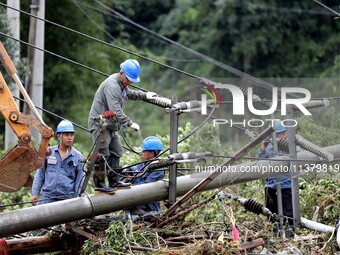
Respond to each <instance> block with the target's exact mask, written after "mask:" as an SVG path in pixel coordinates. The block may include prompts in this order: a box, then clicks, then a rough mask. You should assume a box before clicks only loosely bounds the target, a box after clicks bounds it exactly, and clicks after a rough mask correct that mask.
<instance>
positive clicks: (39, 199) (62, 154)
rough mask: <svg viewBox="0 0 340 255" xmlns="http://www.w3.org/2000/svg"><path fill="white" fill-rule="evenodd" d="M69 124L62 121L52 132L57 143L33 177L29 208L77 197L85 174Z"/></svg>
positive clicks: (80, 155) (72, 129) (72, 127)
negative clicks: (30, 205) (74, 145)
mask: <svg viewBox="0 0 340 255" xmlns="http://www.w3.org/2000/svg"><path fill="white" fill-rule="evenodd" d="M75 132H76V130H75V129H74V126H73V124H72V122H70V121H69V120H62V121H61V122H60V123H59V124H58V126H57V130H56V134H57V138H58V141H59V143H58V144H57V145H55V146H52V147H51V148H50V152H51V154H50V155H49V156H47V157H46V159H45V165H44V167H42V168H39V169H38V170H37V172H36V174H35V177H34V181H33V185H32V197H31V202H32V205H37V204H38V203H39V204H46V203H51V202H55V201H59V200H63V199H67V198H73V197H75V196H77V195H78V193H79V191H80V188H81V185H82V182H83V181H84V176H85V173H84V171H83V158H84V157H83V155H82V154H81V153H80V152H79V151H78V150H77V149H75V148H74V147H73V146H72V144H73V142H74V133H75Z"/></svg>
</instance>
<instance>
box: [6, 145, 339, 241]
mask: <svg viewBox="0 0 340 255" xmlns="http://www.w3.org/2000/svg"><path fill="white" fill-rule="evenodd" d="M324 149H325V150H326V151H328V152H329V153H331V154H333V155H334V157H335V158H339V157H340V145H334V146H330V147H326V148H324ZM297 159H298V160H299V159H300V160H301V161H297V162H296V166H300V167H301V169H302V168H303V166H304V165H305V164H306V161H305V160H310V161H314V162H316V161H319V160H320V159H319V157H318V156H317V155H315V154H313V153H311V152H307V151H303V152H299V153H298V155H297ZM289 160H290V158H289V157H276V158H271V159H269V160H260V161H257V162H248V163H244V164H241V165H234V166H233V167H234V168H233V169H234V170H235V171H227V170H226V171H225V172H223V173H221V174H220V175H219V176H217V177H216V178H215V179H213V180H212V181H211V182H210V183H209V184H207V185H206V186H205V187H204V188H203V189H202V190H200V191H206V190H213V189H218V188H221V187H224V186H227V185H234V184H238V183H243V182H249V181H253V180H257V179H264V178H267V177H277V176H279V175H281V174H282V173H281V172H280V171H278V172H275V171H273V172H271V173H269V172H266V171H264V169H265V168H267V169H268V167H269V166H271V167H272V168H273V169H276V168H277V169H280V168H281V169H282V168H287V169H289V166H290V161H289ZM255 166H258V167H259V169H260V170H261V171H260V172H255V171H254V172H252V171H247V170H246V169H250V170H251V169H253V170H254V167H255ZM300 167H298V169H300ZM242 169H243V171H242ZM211 173H212V172H210V171H209V170H207V172H200V173H195V174H191V175H185V176H181V177H178V178H177V189H176V196H177V197H178V196H182V195H184V194H186V193H187V192H188V191H189V190H191V189H192V188H193V187H194V186H195V185H197V184H198V183H199V182H200V181H202V180H203V179H205V178H207V177H208V176H210V175H211ZM301 174H303V172H302V173H301ZM167 198H168V183H167V182H164V181H157V182H152V183H147V184H142V185H137V186H132V187H131V188H130V189H124V190H119V191H116V193H115V194H113V195H108V194H98V195H88V196H83V197H77V198H72V199H68V200H64V201H60V202H55V203H50V204H43V205H39V206H33V207H29V208H24V209H20V210H15V211H9V212H4V213H0V237H6V236H11V235H13V234H18V233H24V232H27V231H30V230H35V229H40V228H45V227H49V226H54V225H58V224H61V223H66V222H71V221H75V220H80V219H85V218H91V217H94V216H97V215H101V214H106V213H111V212H114V211H118V210H123V209H126V208H131V207H134V206H137V205H140V204H147V203H151V202H155V201H162V200H165V199H167Z"/></svg>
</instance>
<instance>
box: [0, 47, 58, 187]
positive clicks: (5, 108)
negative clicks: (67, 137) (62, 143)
mask: <svg viewBox="0 0 340 255" xmlns="http://www.w3.org/2000/svg"><path fill="white" fill-rule="evenodd" d="M0 60H1V62H2V64H3V65H4V67H5V69H6V71H7V73H8V74H9V75H10V76H11V77H12V78H13V79H14V81H15V83H16V84H17V86H18V88H19V90H20V91H21V93H22V94H23V96H24V98H25V100H26V102H27V104H28V105H29V107H30V109H31V111H32V112H33V114H34V115H28V114H25V113H21V112H20V110H19V108H18V106H17V105H16V103H15V101H14V98H13V96H12V93H11V91H10V90H9V88H8V86H7V84H6V82H5V79H4V77H3V75H2V73H1V72H0V112H1V114H2V115H3V116H4V118H5V120H6V121H7V123H8V124H9V126H10V127H11V128H12V130H13V132H14V133H15V135H16V136H17V137H18V144H17V145H16V146H15V147H14V148H12V149H11V150H10V151H8V152H7V153H6V154H5V155H4V156H3V157H1V158H0V192H15V191H18V190H19V189H20V188H21V187H23V186H28V185H30V184H31V182H32V177H31V175H30V172H32V171H34V170H36V169H37V168H40V167H42V166H44V163H45V156H46V153H47V149H48V146H49V140H50V138H51V137H52V136H53V131H52V129H51V128H50V127H48V126H47V125H46V124H45V123H44V121H43V120H42V118H41V117H40V115H39V113H38V111H37V110H36V108H35V106H34V105H33V103H32V101H31V99H30V97H29V96H28V94H27V92H26V90H25V88H24V87H23V85H22V84H21V82H20V79H19V78H18V76H17V74H16V73H17V70H16V68H15V66H14V64H13V62H12V61H11V59H10V57H9V56H8V54H7V51H6V50H5V48H4V46H3V44H2V43H1V42H0ZM29 127H32V128H34V129H36V130H37V131H38V132H39V133H40V134H41V136H42V139H41V143H40V147H39V150H38V151H37V150H36V149H35V147H34V145H33V142H32V134H31V132H30V130H29Z"/></svg>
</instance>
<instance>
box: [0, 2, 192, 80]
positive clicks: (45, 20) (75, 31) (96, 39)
mask: <svg viewBox="0 0 340 255" xmlns="http://www.w3.org/2000/svg"><path fill="white" fill-rule="evenodd" d="M0 5H2V6H5V7H7V8H10V9H12V10H15V11H18V12H21V13H23V14H26V15H28V16H30V17H34V18H36V19H38V20H41V21H44V22H47V23H50V24H52V25H54V26H57V27H59V28H62V29H65V30H67V31H70V32H73V33H75V34H78V35H80V36H83V37H85V38H87V39H91V40H93V41H96V42H99V43H102V44H104V45H106V46H110V47H113V48H115V49H117V50H120V51H123V52H125V53H129V54H131V55H134V56H137V57H140V58H142V59H145V60H148V61H150V62H153V63H155V64H158V65H160V66H163V67H166V68H168V69H172V70H174V71H176V72H179V73H182V74H185V75H187V76H190V77H192V78H196V79H197V78H198V77H197V76H196V75H193V74H191V73H188V72H185V71H183V70H180V69H178V68H175V67H173V66H170V65H166V64H163V63H161V62H159V61H156V60H153V59H150V58H148V57H145V56H143V55H141V54H138V53H135V52H133V51H130V50H128V49H125V48H123V47H119V46H117V45H114V44H112V43H108V42H105V41H103V40H100V39H98V38H95V37H93V36H90V35H87V34H85V33H82V32H79V31H77V30H74V29H72V28H69V27H66V26H63V25H60V24H58V23H56V22H53V21H50V20H47V19H43V18H40V17H38V16H36V15H33V14H30V13H28V12H25V11H22V10H20V9H17V8H14V7H11V6H9V5H7V4H4V3H1V2H0ZM1 34H3V35H4V33H1ZM12 39H14V40H18V39H15V38H14V37H12ZM30 46H31V45H30ZM31 47H34V48H36V49H39V48H38V47H35V46H31ZM39 50H42V49H39ZM42 51H43V50H42ZM101 74H103V73H101ZM105 75H107V74H105Z"/></svg>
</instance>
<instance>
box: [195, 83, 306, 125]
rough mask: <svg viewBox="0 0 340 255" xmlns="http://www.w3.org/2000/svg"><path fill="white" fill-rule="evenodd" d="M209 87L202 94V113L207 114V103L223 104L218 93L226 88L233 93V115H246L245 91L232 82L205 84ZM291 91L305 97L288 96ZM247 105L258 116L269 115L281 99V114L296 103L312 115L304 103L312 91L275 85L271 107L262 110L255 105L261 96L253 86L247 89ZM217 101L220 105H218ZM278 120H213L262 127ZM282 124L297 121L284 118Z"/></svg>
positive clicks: (292, 123)
mask: <svg viewBox="0 0 340 255" xmlns="http://www.w3.org/2000/svg"><path fill="white" fill-rule="evenodd" d="M205 86H206V87H207V89H203V91H204V92H205V93H206V94H202V95H201V100H202V103H201V114H202V115H207V105H208V104H210V103H211V101H213V103H214V107H218V106H219V105H220V106H221V105H222V99H221V96H220V94H219V93H218V91H217V90H218V89H226V90H228V91H229V92H230V93H231V95H232V110H233V115H235V116H242V115H243V116H244V115H245V95H244V93H243V91H242V90H241V89H240V88H239V87H237V86H235V85H232V84H221V83H216V84H215V85H214V86H213V85H205ZM279 89H280V92H281V93H280V98H279V96H278V90H279ZM289 93H298V94H303V95H304V97H301V98H288V94H289ZM246 94H247V106H248V110H249V111H250V112H251V113H252V114H254V115H257V116H268V115H271V114H273V113H274V112H275V111H276V110H277V108H278V104H279V101H281V104H280V109H281V115H283V116H285V115H287V105H294V106H295V107H296V108H297V109H299V110H300V111H301V112H302V113H303V114H304V115H312V114H311V113H310V112H309V111H308V110H307V109H306V107H305V106H304V105H303V104H304V103H307V102H309V101H310V99H311V93H310V91H309V90H308V89H305V88H299V87H281V88H277V87H274V88H273V89H272V101H271V105H270V106H269V109H265V110H263V109H262V110H260V109H256V108H255V107H254V103H255V102H260V101H261V98H259V97H258V96H257V95H255V94H254V93H253V88H251V87H249V88H248V89H247V93H246ZM207 95H209V96H210V98H211V99H212V100H210V102H208V100H207ZM217 101H218V103H219V105H217ZM276 121H279V119H265V120H261V119H250V120H248V121H246V120H245V119H243V121H238V122H236V121H233V120H232V119H214V120H213V125H214V126H216V125H222V124H230V125H231V126H232V125H233V124H242V125H243V126H246V125H248V126H250V127H262V126H263V125H264V124H265V122H271V125H272V126H274V123H275V122H276ZM281 122H282V125H284V126H286V127H295V126H296V125H297V121H295V120H293V119H285V120H282V121H281Z"/></svg>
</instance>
